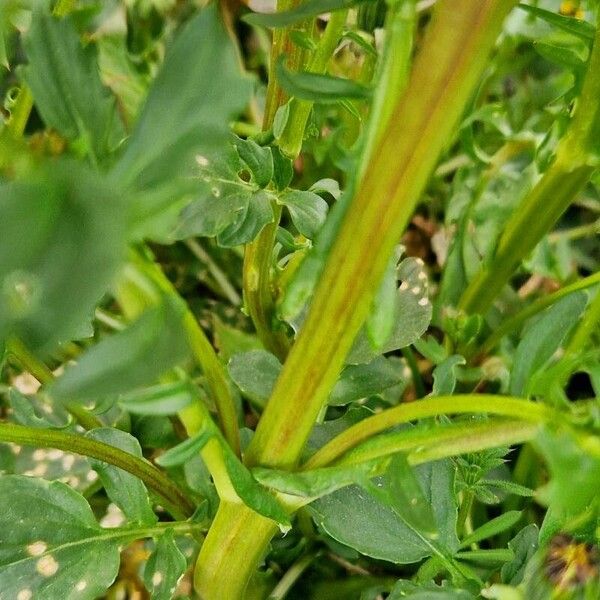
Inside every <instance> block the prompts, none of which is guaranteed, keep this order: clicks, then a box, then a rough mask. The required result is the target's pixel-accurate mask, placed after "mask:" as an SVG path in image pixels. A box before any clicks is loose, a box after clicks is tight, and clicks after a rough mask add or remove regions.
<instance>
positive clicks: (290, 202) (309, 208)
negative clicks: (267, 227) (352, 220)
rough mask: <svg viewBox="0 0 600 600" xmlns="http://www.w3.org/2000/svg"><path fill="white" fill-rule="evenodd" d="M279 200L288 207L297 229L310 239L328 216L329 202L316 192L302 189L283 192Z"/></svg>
mask: <svg viewBox="0 0 600 600" xmlns="http://www.w3.org/2000/svg"><path fill="white" fill-rule="evenodd" d="M278 202H279V204H282V205H283V206H285V207H286V208H287V209H288V211H289V213H290V217H291V218H292V222H293V223H294V225H295V227H296V229H297V230H298V231H299V232H300V233H301V234H302V235H304V236H306V237H307V238H308V239H311V240H312V239H314V237H315V236H316V234H317V232H318V231H319V229H321V227H322V225H323V223H325V219H326V218H327V211H328V210H329V206H328V204H327V202H325V200H323V198H321V196H319V195H318V194H315V193H314V192H310V191H306V192H302V191H300V190H292V191H290V192H286V193H285V194H282V195H281V196H280V197H279V198H278Z"/></svg>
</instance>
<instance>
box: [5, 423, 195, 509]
mask: <svg viewBox="0 0 600 600" xmlns="http://www.w3.org/2000/svg"><path fill="white" fill-rule="evenodd" d="M0 440H2V441H3V442H12V443H14V444H22V445H26V446H36V447H38V448H57V449H58V450H64V451H66V452H74V453H75V454H81V455H82V456H89V457H91V458H95V459H97V460H101V461H104V462H106V463H108V464H110V465H114V466H115V467H119V468H120V469H123V470H124V471H127V472H128V473H131V474H132V475H135V476H136V477H138V478H139V479H141V480H142V481H143V482H144V483H145V484H146V485H147V486H148V487H149V488H150V489H151V490H152V491H153V492H154V493H156V494H157V495H158V497H159V498H160V499H161V502H162V503H163V504H164V505H165V508H167V509H168V510H169V512H171V514H172V515H173V516H174V517H175V518H176V519H182V518H183V519H185V518H187V517H189V516H191V514H192V513H193V512H194V505H193V504H192V502H191V501H190V500H188V499H187V497H186V496H185V495H184V494H183V492H181V491H180V490H179V488H178V487H177V486H176V485H175V484H174V483H173V482H172V481H171V480H170V479H169V478H168V477H167V476H166V475H165V474H164V473H163V472H162V471H160V470H159V469H157V468H156V467H155V466H154V465H152V464H150V463H149V462H147V461H146V460H144V459H142V458H138V457H137V456H133V455H131V454H129V453H128V452H124V451H123V450H120V449H119V448H115V447H114V446H110V445H109V444H105V443H103V442H99V441H97V440H93V439H90V438H87V437H83V436H81V435H77V434H74V433H66V432H64V431H60V430H53V429H39V428H33V427H24V426H23V425H17V424H15V423H0Z"/></svg>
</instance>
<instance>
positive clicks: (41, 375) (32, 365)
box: [7, 337, 104, 430]
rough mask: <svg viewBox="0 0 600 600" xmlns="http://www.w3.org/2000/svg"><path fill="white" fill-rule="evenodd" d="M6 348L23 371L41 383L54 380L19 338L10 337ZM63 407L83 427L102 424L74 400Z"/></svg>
mask: <svg viewBox="0 0 600 600" xmlns="http://www.w3.org/2000/svg"><path fill="white" fill-rule="evenodd" d="M7 349H8V354H9V355H10V356H12V358H13V359H14V360H15V361H16V362H17V363H19V365H20V366H21V367H22V368H23V369H25V371H27V372H28V373H31V374H32V375H33V376H34V377H35V378H36V379H37V380H38V381H39V382H40V383H41V384H42V385H49V384H51V383H52V382H53V381H54V379H55V377H54V373H52V371H51V370H50V369H49V368H48V367H47V366H46V365H45V364H44V363H43V362H42V361H41V360H39V359H38V358H37V357H36V356H35V355H34V354H32V353H31V352H30V351H29V349H28V348H27V347H26V346H25V344H23V342H22V341H21V340H19V339H18V338H14V337H13V338H11V339H10V340H9V342H8V345H7ZM64 407H65V408H66V409H67V411H68V412H69V414H71V415H72V416H73V417H74V418H75V420H76V421H77V423H79V425H81V426H82V427H83V428H84V429H88V430H89V429H95V428H96V427H102V426H103V425H104V424H103V423H102V421H101V420H100V419H99V418H98V417H97V416H96V415H94V414H92V413H91V412H90V411H88V410H86V409H85V408H83V406H79V404H76V403H75V402H65V403H64Z"/></svg>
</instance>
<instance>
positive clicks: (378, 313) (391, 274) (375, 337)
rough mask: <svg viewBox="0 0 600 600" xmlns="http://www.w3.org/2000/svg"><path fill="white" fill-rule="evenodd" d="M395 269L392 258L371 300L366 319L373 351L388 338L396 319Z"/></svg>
mask: <svg viewBox="0 0 600 600" xmlns="http://www.w3.org/2000/svg"><path fill="white" fill-rule="evenodd" d="M396 269H397V258H396V256H393V257H392V259H391V260H390V262H389V263H388V267H387V269H386V271H385V273H384V275H383V280H382V281H381V284H380V286H379V290H378V291H377V294H376V295H375V298H374V300H373V308H372V309H371V313H370V314H369V316H368V317H367V325H366V331H367V336H368V337H369V342H371V346H372V347H373V348H375V349H377V348H381V347H383V345H384V344H385V342H387V340H388V339H389V338H390V336H391V335H392V331H393V330H394V324H395V322H396V320H397V318H398V308H399V307H398V302H397V292H398V290H397V281H396Z"/></svg>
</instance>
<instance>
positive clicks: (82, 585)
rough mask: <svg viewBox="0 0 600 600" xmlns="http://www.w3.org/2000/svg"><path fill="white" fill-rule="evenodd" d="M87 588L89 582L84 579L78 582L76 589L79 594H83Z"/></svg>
mask: <svg viewBox="0 0 600 600" xmlns="http://www.w3.org/2000/svg"><path fill="white" fill-rule="evenodd" d="M86 587H87V581H86V580H85V579H82V580H81V581H79V582H77V585H76V586H75V589H76V590H77V591H78V592H83V590H85V588H86Z"/></svg>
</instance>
